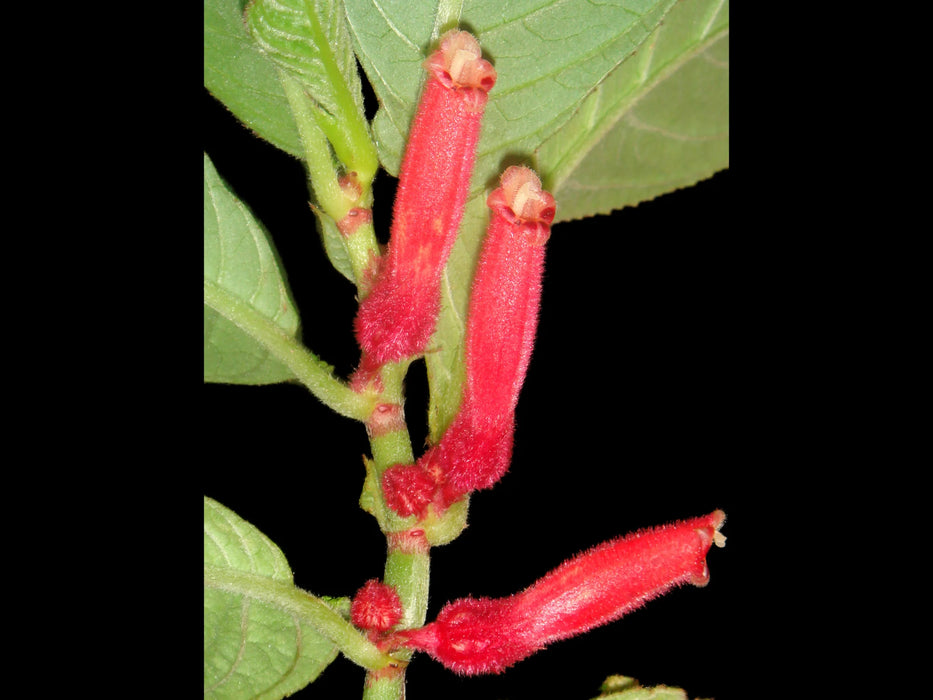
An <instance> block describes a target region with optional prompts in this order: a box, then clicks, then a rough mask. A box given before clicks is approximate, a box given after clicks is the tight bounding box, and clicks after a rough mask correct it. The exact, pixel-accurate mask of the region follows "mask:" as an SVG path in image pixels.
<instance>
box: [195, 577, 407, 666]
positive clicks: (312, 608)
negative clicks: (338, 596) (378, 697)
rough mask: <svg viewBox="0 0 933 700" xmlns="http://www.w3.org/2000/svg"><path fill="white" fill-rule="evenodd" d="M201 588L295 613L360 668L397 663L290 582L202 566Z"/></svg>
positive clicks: (316, 599) (326, 606)
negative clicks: (230, 594) (202, 586)
mask: <svg viewBox="0 0 933 700" xmlns="http://www.w3.org/2000/svg"><path fill="white" fill-rule="evenodd" d="M204 587H205V588H213V589H215V590H220V591H226V592H227V593H236V594H239V595H244V596H247V597H249V598H252V599H254V600H258V601H261V602H263V603H267V604H269V605H273V606H275V607H276V608H278V609H279V610H282V611H284V612H287V613H289V614H290V615H295V616H296V617H298V618H300V619H301V620H303V621H306V622H307V623H308V624H310V625H312V626H313V627H314V628H315V629H316V630H317V631H318V632H320V633H321V634H322V635H324V636H325V637H327V638H328V639H329V640H331V641H332V642H333V643H334V644H335V645H336V646H337V648H338V649H340V651H341V652H342V653H343V654H344V655H345V656H346V657H347V658H348V659H350V660H351V661H353V662H354V663H357V664H359V665H360V666H363V667H364V668H367V669H382V668H387V667H391V666H397V665H398V664H399V661H398V659H395V658H394V657H392V656H389V655H388V654H386V653H385V652H382V651H380V650H379V649H378V648H377V647H376V645H375V644H373V643H372V642H370V641H369V640H368V639H367V638H366V637H365V636H363V635H362V634H361V633H360V631H359V630H357V629H356V628H355V627H354V626H353V625H352V624H350V623H349V622H347V621H346V620H345V619H343V618H342V617H341V616H340V615H339V614H337V613H336V612H335V611H334V610H333V609H331V608H330V607H329V606H328V605H327V604H326V603H325V602H324V601H322V600H321V599H320V598H317V597H315V596H313V595H311V594H310V593H307V592H306V591H303V590H301V589H300V588H298V587H297V586H295V585H293V584H291V583H284V582H282V581H275V580H273V579H270V578H268V577H266V576H257V575H255V574H248V573H245V572H241V571H234V570H232V569H226V568H219V567H214V566H205V567H204Z"/></svg>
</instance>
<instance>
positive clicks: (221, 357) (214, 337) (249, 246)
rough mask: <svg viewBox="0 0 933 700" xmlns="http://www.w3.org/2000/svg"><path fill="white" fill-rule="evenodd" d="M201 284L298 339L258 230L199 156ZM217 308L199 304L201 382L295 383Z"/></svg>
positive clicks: (280, 278)
mask: <svg viewBox="0 0 933 700" xmlns="http://www.w3.org/2000/svg"><path fill="white" fill-rule="evenodd" d="M204 280H205V284H211V285H213V286H214V287H217V288H219V289H220V290H222V291H223V292H226V293H227V294H228V295H229V296H232V297H234V298H235V299H238V300H239V301H240V302H241V303H243V304H244V305H246V306H247V307H248V308H249V309H251V310H252V311H254V312H255V313H256V314H258V315H260V316H261V317H262V318H264V319H267V320H268V321H270V322H271V323H273V324H275V326H276V327H277V328H278V329H280V330H281V332H283V333H284V334H285V335H287V336H289V337H291V338H295V339H297V335H298V314H297V312H296V310H295V303H294V301H293V300H292V297H291V294H290V293H289V290H288V288H287V285H286V283H285V277H284V274H283V272H282V269H281V267H280V265H279V262H278V259H277V257H276V254H275V252H274V250H273V248H272V244H271V243H270V241H269V240H268V237H267V235H266V232H265V230H264V228H263V227H262V225H261V224H260V223H259V222H258V221H257V220H256V219H255V218H254V217H253V215H252V213H251V212H250V211H249V209H247V207H246V206H245V205H244V204H243V203H242V202H241V201H240V200H239V199H237V198H236V196H235V195H234V194H233V193H232V192H231V191H230V190H229V189H228V188H227V186H226V183H224V182H223V180H221V179H220V176H219V175H218V174H217V171H216V170H215V168H214V164H213V163H211V161H210V158H208V157H207V155H206V154H205V156H204ZM220 311H221V310H220V309H219V308H218V307H217V306H216V305H213V306H212V305H209V304H208V303H205V305H204V381H206V382H226V383H231V384H271V383H275V382H282V381H287V380H291V379H294V378H295V374H294V373H293V372H292V371H291V370H290V369H288V368H287V367H286V366H285V365H284V364H282V363H281V362H279V361H278V360H276V359H275V358H273V357H272V356H271V355H270V353H269V350H268V349H267V348H266V347H265V346H263V345H262V344H260V343H259V342H258V341H257V340H256V339H255V338H254V337H252V336H250V335H249V334H247V333H246V332H244V330H242V328H241V327H240V326H238V325H237V324H235V323H234V322H233V321H232V320H231V319H230V318H229V316H230V314H229V313H227V314H226V315H224V314H222V313H221V312H220Z"/></svg>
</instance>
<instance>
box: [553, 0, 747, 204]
mask: <svg viewBox="0 0 933 700" xmlns="http://www.w3.org/2000/svg"><path fill="white" fill-rule="evenodd" d="M538 164H539V168H540V170H541V172H542V176H543V177H544V178H545V180H546V182H547V183H548V184H549V185H550V186H551V187H552V190H553V194H554V196H555V198H556V200H557V202H558V205H557V220H558V221H566V220H569V219H576V218H580V217H584V216H591V215H593V214H604V213H608V212H609V211H611V210H613V209H619V208H621V207H624V206H634V205H635V204H638V203H639V202H643V201H646V200H648V199H651V198H653V197H656V196H658V195H661V194H664V193H666V192H670V191H672V190H674V189H677V188H680V187H686V186H689V185H693V184H695V183H696V182H698V181H699V180H702V179H705V178H707V177H709V176H711V175H712V174H713V173H715V172H716V171H717V170H721V169H723V168H726V167H728V166H729V2H728V0H691V2H681V3H678V4H677V5H676V6H675V7H674V9H673V10H671V12H670V14H668V15H667V17H665V19H664V24H663V25H662V26H661V27H659V28H658V29H656V30H655V32H654V33H653V34H652V35H651V37H650V38H649V39H648V41H646V42H645V43H644V45H643V46H642V47H641V48H640V49H639V51H638V54H637V55H635V56H633V57H632V58H631V59H630V60H628V61H626V62H625V63H623V64H622V65H621V66H619V67H618V68H617V69H616V70H615V71H613V72H612V74H611V75H610V76H609V77H608V78H607V79H606V80H605V81H604V82H603V83H601V84H600V85H599V86H598V87H597V88H596V90H595V91H594V92H593V93H592V94H591V95H590V96H589V97H588V98H587V99H586V101H585V102H584V103H583V104H582V105H581V107H580V109H579V111H578V112H577V113H576V114H575V115H574V117H573V119H571V120H570V121H569V122H568V123H567V124H566V125H564V126H563V127H562V128H561V129H560V131H558V132H557V133H556V134H554V136H552V137H551V138H550V139H549V140H548V141H546V142H545V143H544V145H543V146H542V147H541V149H540V150H539V151H538Z"/></svg>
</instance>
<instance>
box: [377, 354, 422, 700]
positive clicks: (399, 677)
mask: <svg viewBox="0 0 933 700" xmlns="http://www.w3.org/2000/svg"><path fill="white" fill-rule="evenodd" d="M409 364H410V363H409V362H400V363H397V364H388V365H386V366H385V367H383V368H382V370H381V372H380V380H381V387H382V390H381V391H380V392H378V393H377V394H376V396H377V398H376V399H375V401H376V406H377V409H375V410H374V412H373V416H372V418H371V419H370V421H368V422H367V429H368V431H369V436H370V438H369V442H370V449H371V451H372V469H373V470H374V472H375V480H376V482H377V483H378V490H379V498H383V497H382V490H381V487H382V474H383V473H384V472H385V470H386V469H388V468H389V467H391V466H393V465H395V464H411V463H413V462H414V456H413V451H412V447H411V438H410V437H409V434H408V426H407V425H406V423H405V420H404V411H403V410H402V407H403V406H404V384H403V382H404V379H405V374H406V373H407V371H408V366H409ZM380 406H381V407H383V408H384V407H392V408H391V410H389V411H387V412H386V415H389V416H392V418H391V419H390V420H388V421H386V419H385V417H384V416H383V415H380V411H379V409H378V407H380ZM382 511H383V512H384V514H385V518H384V520H380V524H381V525H382V527H383V529H384V531H385V534H386V539H387V541H388V555H387V556H386V565H385V574H384V577H383V581H384V582H385V583H386V584H388V585H390V586H393V587H394V588H395V590H396V592H397V593H398V595H399V598H400V599H401V601H402V611H403V612H402V620H401V622H400V623H399V628H400V629H408V628H413V627H420V626H422V625H423V624H424V622H425V618H426V617H427V611H428V589H429V585H430V574H431V556H430V545H428V542H427V539H426V537H425V536H424V530H423V529H421V528H420V527H416V528H415V529H413V530H411V529H409V528H411V521H412V518H402V517H400V516H398V515H397V514H395V513H394V512H393V511H392V510H391V509H389V508H387V507H385V505H384V498H383V508H382ZM411 655H412V652H411V651H408V650H400V651H398V652H395V654H394V656H395V657H396V658H397V659H398V660H399V661H408V660H409V659H410V658H411ZM404 697H405V667H404V666H399V667H398V668H393V669H390V670H375V671H370V672H369V673H367V676H366V685H365V689H364V693H363V698H364V700H403V699H404Z"/></svg>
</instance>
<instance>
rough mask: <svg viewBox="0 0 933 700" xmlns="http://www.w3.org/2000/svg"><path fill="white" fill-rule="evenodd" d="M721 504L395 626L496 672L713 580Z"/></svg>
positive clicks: (462, 667) (416, 643) (465, 668)
mask: <svg viewBox="0 0 933 700" xmlns="http://www.w3.org/2000/svg"><path fill="white" fill-rule="evenodd" d="M725 517H726V516H725V514H724V513H723V512H722V511H721V510H717V511H714V512H713V513H710V514H709V515H706V516H703V517H699V518H693V519H691V520H683V521H679V522H676V523H672V524H670V525H664V526H661V527H657V528H652V529H647V530H641V531H639V532H636V533H634V534H631V535H627V536H625V537H621V538H618V539H614V540H611V541H609V542H605V543H603V544H601V545H598V546H596V547H594V548H593V549H590V550H588V551H586V552H583V553H582V554H579V555H577V556H576V557H574V558H572V559H570V560H568V561H566V562H564V563H563V564H561V565H560V566H559V567H557V568H556V569H554V570H553V571H552V572H550V573H549V574H547V575H546V576H544V578H542V579H540V580H538V581H537V582H536V583H534V584H533V585H532V586H531V587H530V588H528V589H526V590H525V591H523V592H521V593H518V594H516V595H513V596H511V597H509V598H497V599H491V598H461V599H459V600H455V601H453V602H451V603H448V604H447V605H445V606H444V608H443V609H442V610H441V611H440V613H438V616H437V619H436V620H435V621H434V622H431V623H430V624H428V625H425V626H424V627H421V628H419V629H416V630H404V631H401V632H398V633H397V635H396V637H395V641H396V642H397V643H401V644H402V645H403V646H407V647H409V648H412V649H419V650H421V651H426V652H427V653H428V654H430V655H431V656H432V657H434V658H435V659H437V660H438V661H440V662H441V663H442V664H443V665H444V666H446V667H447V668H449V669H451V670H453V671H456V672H458V673H463V674H468V675H473V674H481V673H499V672H501V671H502V670H504V669H505V668H507V667H509V666H511V665H512V664H514V663H517V662H518V661H521V660H522V659H524V658H526V657H528V656H530V655H531V654H533V653H534V652H536V651H538V650H540V649H542V648H543V647H544V646H545V645H547V644H549V643H550V642H553V641H556V640H559V639H566V638H567V637H572V636H575V635H577V634H580V633H582V632H585V631H587V630H589V629H592V628H593V627H597V626H599V625H603V624H606V623H608V622H611V621H613V620H616V619H618V618H620V617H622V616H623V615H625V614H626V613H628V612H630V611H632V610H634V609H636V608H638V607H640V606H641V605H643V604H644V603H645V602H647V601H649V600H651V599H652V598H655V597H657V596H659V595H661V594H663V593H665V592H667V591H668V590H670V589H671V588H673V587H674V586H678V585H681V584H684V583H692V584H693V585H695V586H705V585H706V584H707V582H708V581H709V570H708V569H707V566H706V553H707V552H708V551H709V548H710V545H712V544H713V543H714V542H715V543H716V544H717V545H718V546H720V547H721V546H723V544H724V543H725V537H723V536H722V535H721V534H720V532H719V529H720V528H721V527H722V524H723V522H724V520H725Z"/></svg>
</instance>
